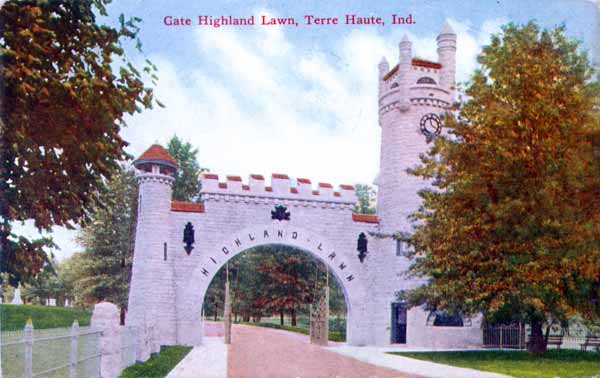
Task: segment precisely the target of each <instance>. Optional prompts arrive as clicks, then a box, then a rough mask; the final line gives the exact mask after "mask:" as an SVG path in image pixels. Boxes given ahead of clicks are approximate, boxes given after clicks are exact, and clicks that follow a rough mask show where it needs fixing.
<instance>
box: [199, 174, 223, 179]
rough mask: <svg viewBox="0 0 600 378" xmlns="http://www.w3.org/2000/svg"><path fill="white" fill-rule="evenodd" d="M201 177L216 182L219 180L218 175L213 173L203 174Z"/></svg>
mask: <svg viewBox="0 0 600 378" xmlns="http://www.w3.org/2000/svg"><path fill="white" fill-rule="evenodd" d="M202 177H203V178H205V179H207V180H218V179H219V175H216V174H214V173H203V174H202Z"/></svg>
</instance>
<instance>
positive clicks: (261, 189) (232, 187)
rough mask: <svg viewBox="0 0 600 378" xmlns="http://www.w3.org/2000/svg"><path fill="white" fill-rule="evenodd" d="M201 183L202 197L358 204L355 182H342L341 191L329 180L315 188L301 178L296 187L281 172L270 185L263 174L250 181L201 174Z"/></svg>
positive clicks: (252, 176) (274, 175) (237, 177)
mask: <svg viewBox="0 0 600 378" xmlns="http://www.w3.org/2000/svg"><path fill="white" fill-rule="evenodd" d="M200 182H201V184H202V189H201V190H200V195H201V196H202V195H213V194H217V195H230V196H237V197H240V196H241V197H254V198H269V199H286V200H301V201H312V202H329V203H338V204H347V205H354V204H356V202H357V201H358V199H357V197H356V192H355V190H354V186H352V185H340V186H339V190H337V191H334V189H333V185H331V184H329V183H318V185H317V187H316V188H313V187H312V182H311V181H310V180H309V179H305V178H298V179H296V185H295V186H292V185H291V180H290V178H289V177H288V176H287V175H284V174H277V173H274V174H273V175H271V185H270V186H267V185H265V179H264V177H263V176H261V175H250V177H249V178H248V184H244V183H243V182H242V178H241V177H240V176H227V177H226V181H225V182H220V181H219V176H218V175H216V174H214V173H205V174H203V175H202V176H201V177H200Z"/></svg>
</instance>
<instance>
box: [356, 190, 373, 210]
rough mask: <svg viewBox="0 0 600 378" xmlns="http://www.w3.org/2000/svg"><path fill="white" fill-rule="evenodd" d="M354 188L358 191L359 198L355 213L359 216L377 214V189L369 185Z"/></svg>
mask: <svg viewBox="0 0 600 378" xmlns="http://www.w3.org/2000/svg"><path fill="white" fill-rule="evenodd" d="M354 188H355V190H356V197H358V202H357V203H356V206H355V207H354V212H355V213H358V214H375V211H376V209H375V200H376V192H375V189H373V187H372V186H370V185H367V184H356V185H355V186H354Z"/></svg>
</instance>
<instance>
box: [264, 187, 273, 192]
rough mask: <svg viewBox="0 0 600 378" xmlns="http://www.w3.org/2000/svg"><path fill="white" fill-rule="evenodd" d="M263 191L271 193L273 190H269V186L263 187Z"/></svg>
mask: <svg viewBox="0 0 600 378" xmlns="http://www.w3.org/2000/svg"><path fill="white" fill-rule="evenodd" d="M265 190H266V191H267V192H272V191H273V188H271V187H270V186H265Z"/></svg>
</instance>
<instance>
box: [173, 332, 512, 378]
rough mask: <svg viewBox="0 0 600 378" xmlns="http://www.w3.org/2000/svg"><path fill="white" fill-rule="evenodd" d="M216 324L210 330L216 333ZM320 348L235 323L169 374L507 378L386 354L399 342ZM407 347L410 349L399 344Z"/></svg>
mask: <svg viewBox="0 0 600 378" xmlns="http://www.w3.org/2000/svg"><path fill="white" fill-rule="evenodd" d="M219 326H220V325H215V327H214V329H211V331H210V332H208V333H210V334H213V335H215V336H217V335H220V334H221V332H220V331H219V330H218V328H219ZM330 345H331V346H330V347H327V348H322V347H319V346H316V345H312V344H310V343H309V339H308V337H307V336H305V335H300V334H296V333H291V332H287V331H282V330H276V329H268V328H261V327H252V326H242V325H234V326H233V330H232V344H231V345H229V346H226V345H225V344H224V343H223V338H222V337H218V336H217V337H204V345H202V346H200V347H195V348H194V349H192V351H191V352H190V353H189V354H188V355H187V356H186V357H185V358H184V359H183V360H182V361H181V362H180V363H179V364H178V365H177V366H176V367H175V369H173V370H172V371H171V372H170V373H169V375H168V376H167V378H227V377H228V378H506V377H507V376H505V375H501V374H495V373H486V372H481V371H478V370H473V369H465V368H459V367H454V366H448V365H442V364H436V363H433V362H427V361H420V360H415V359H412V358H407V357H402V356H392V355H389V354H386V352H388V351H396V350H399V348H382V347H353V346H348V345H345V344H341V343H331V344H330ZM401 350H404V351H409V350H408V349H405V348H403V349H401Z"/></svg>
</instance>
